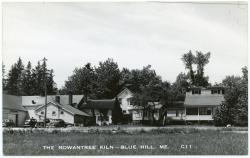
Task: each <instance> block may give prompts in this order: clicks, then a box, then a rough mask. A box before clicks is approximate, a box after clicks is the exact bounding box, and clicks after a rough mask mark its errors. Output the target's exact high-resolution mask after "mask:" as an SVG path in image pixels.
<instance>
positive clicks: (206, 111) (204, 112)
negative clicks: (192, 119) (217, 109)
mask: <svg viewBox="0 0 250 158" xmlns="http://www.w3.org/2000/svg"><path fill="white" fill-rule="evenodd" d="M211 114H212V108H199V115H211Z"/></svg>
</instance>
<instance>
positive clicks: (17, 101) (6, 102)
mask: <svg viewBox="0 0 250 158" xmlns="http://www.w3.org/2000/svg"><path fill="white" fill-rule="evenodd" d="M3 109H11V110H19V111H27V109H25V108H24V107H22V98H21V97H20V96H14V95H6V94H3Z"/></svg>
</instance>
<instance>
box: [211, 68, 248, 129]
mask: <svg viewBox="0 0 250 158" xmlns="http://www.w3.org/2000/svg"><path fill="white" fill-rule="evenodd" d="M242 72H243V76H242V77H235V76H227V77H226V78H225V79H224V80H223V82H222V84H223V85H224V86H225V87H226V93H225V96H224V97H225V101H224V102H223V103H222V105H221V106H220V107H219V108H218V109H216V113H215V115H214V121H215V124H216V125H218V126H225V125H227V124H231V125H237V126H247V122H248V105H247V101H248V89H247V88H248V77H247V73H248V70H247V68H246V67H244V68H243V69H242Z"/></svg>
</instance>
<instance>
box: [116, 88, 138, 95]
mask: <svg viewBox="0 0 250 158" xmlns="http://www.w3.org/2000/svg"><path fill="white" fill-rule="evenodd" d="M124 92H128V93H131V94H132V95H133V94H134V93H133V92H132V91H131V90H129V89H128V88H124V89H123V90H122V91H121V92H120V93H119V94H117V95H116V97H119V96H120V95H122V94H123V93H124Z"/></svg>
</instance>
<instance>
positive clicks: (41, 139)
mask: <svg viewBox="0 0 250 158" xmlns="http://www.w3.org/2000/svg"><path fill="white" fill-rule="evenodd" d="M247 141H248V137H247V133H246V132H240V131H238V132H232V131H220V130H207V131H199V130H193V131H191V132H190V130H189V132H185V131H184V132H182V131H179V132H175V131H170V132H166V131H159V130H155V131H150V132H145V131H141V132H136V133H126V132H118V133H111V132H106V133H99V132H92V133H81V132H52V133H46V132H43V133H28V132H4V133H3V152H4V155H247V153H248V143H247ZM104 145H107V146H108V147H109V149H100V146H104ZM132 145H134V147H135V148H136V149H122V147H121V146H123V147H126V148H131V146H132ZM141 145H148V146H149V147H153V149H142V148H141ZM160 145H167V146H165V147H167V148H165V149H161V148H160ZM43 146H46V147H47V148H46V149H44V148H43ZM48 146H54V149H53V150H51V149H48ZM60 146H61V147H62V146H63V148H66V146H71V147H73V146H85V147H86V146H91V147H92V148H93V146H95V147H96V149H83V147H82V148H81V149H79V148H78V149H59V148H60ZM112 148H113V149H112Z"/></svg>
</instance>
